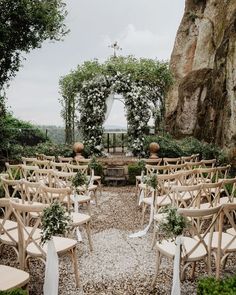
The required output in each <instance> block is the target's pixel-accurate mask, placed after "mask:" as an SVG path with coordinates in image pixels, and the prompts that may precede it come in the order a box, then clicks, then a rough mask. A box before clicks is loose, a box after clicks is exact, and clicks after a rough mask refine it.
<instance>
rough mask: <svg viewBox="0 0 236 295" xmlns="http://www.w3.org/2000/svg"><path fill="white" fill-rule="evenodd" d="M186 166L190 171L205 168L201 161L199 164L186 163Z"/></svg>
mask: <svg viewBox="0 0 236 295" xmlns="http://www.w3.org/2000/svg"><path fill="white" fill-rule="evenodd" d="M185 164H186V169H189V170H194V169H198V168H201V167H202V166H203V164H202V162H201V161H199V162H185Z"/></svg>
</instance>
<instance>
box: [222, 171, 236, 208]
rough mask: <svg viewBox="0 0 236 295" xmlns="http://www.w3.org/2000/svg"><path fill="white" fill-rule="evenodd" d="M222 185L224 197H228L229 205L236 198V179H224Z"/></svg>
mask: <svg viewBox="0 0 236 295" xmlns="http://www.w3.org/2000/svg"><path fill="white" fill-rule="evenodd" d="M221 183H222V187H221V189H222V191H223V192H222V195H224V196H226V197H228V202H229V203H233V202H234V200H235V199H234V198H236V177H235V178H227V179H223V180H222V181H221Z"/></svg>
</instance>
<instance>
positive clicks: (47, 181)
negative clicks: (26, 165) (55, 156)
mask: <svg viewBox="0 0 236 295" xmlns="http://www.w3.org/2000/svg"><path fill="white" fill-rule="evenodd" d="M52 174H53V169H38V170H36V171H35V181H36V182H41V183H42V184H44V185H47V186H50V187H52V186H53V178H52Z"/></svg>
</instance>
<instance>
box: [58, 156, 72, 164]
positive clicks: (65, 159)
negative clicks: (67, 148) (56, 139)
mask: <svg viewBox="0 0 236 295" xmlns="http://www.w3.org/2000/svg"><path fill="white" fill-rule="evenodd" d="M73 160H74V158H72V157H60V156H59V157H58V161H59V162H60V163H69V164H70V163H72V162H73Z"/></svg>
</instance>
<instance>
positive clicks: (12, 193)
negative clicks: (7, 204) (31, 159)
mask: <svg viewBox="0 0 236 295" xmlns="http://www.w3.org/2000/svg"><path fill="white" fill-rule="evenodd" d="M1 182H2V187H3V190H4V193H5V197H6V198H20V197H21V192H22V179H19V180H12V179H8V178H6V177H1Z"/></svg>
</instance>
